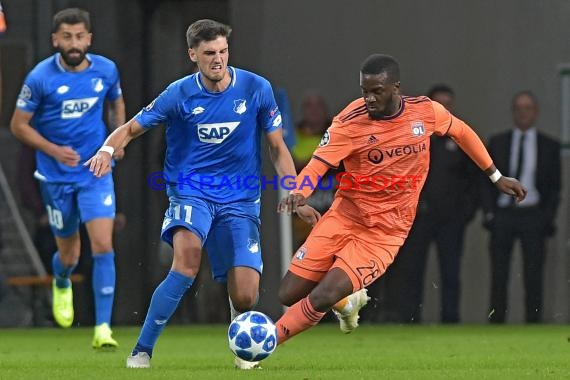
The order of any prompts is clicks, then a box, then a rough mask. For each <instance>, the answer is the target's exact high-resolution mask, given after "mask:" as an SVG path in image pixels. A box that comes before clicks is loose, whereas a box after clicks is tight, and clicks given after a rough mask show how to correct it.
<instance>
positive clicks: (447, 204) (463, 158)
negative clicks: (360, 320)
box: [385, 84, 479, 323]
mask: <svg viewBox="0 0 570 380" xmlns="http://www.w3.org/2000/svg"><path fill="white" fill-rule="evenodd" d="M427 95H428V96H429V97H430V98H431V99H432V100H435V101H437V102H439V103H441V104H442V105H443V106H444V107H445V108H447V109H448V110H450V111H452V110H453V102H454V100H455V94H454V92H453V90H452V89H451V88H450V87H449V86H447V85H443V84H441V85H436V86H434V87H432V88H431V89H430V91H429V92H428V94H427ZM478 173H479V170H478V169H477V168H476V166H475V165H474V164H473V163H472V162H471V160H470V159H469V157H467V155H466V154H465V153H464V152H463V151H462V150H461V149H460V148H459V147H458V146H457V144H456V143H455V142H454V141H453V140H452V139H450V138H448V137H446V138H440V137H435V136H432V138H431V139H430V169H429V174H428V178H427V180H426V183H425V185H424V188H423V190H422V192H421V195H420V201H419V204H418V211H417V215H416V219H415V221H414V224H413V226H412V229H411V230H410V233H409V235H408V238H407V239H406V241H405V243H404V245H403V246H402V248H401V249H400V253H399V254H398V256H396V259H395V261H394V263H393V264H392V266H390V268H389V269H388V271H387V276H386V280H385V286H386V287H387V293H388V296H387V297H386V298H387V301H386V302H387V303H389V304H388V305H385V307H386V308H387V309H388V310H389V311H388V320H389V321H390V322H399V323H410V322H411V323H418V322H421V312H422V303H423V293H424V277H425V270H426V263H427V258H428V253H429V247H430V245H431V243H432V242H434V243H435V244H436V247H437V253H438V259H439V260H438V261H439V270H440V277H441V282H440V283H439V284H438V287H439V288H440V289H441V321H442V322H443V323H457V322H459V300H460V293H461V287H460V267H461V256H462V253H463V236H464V232H465V227H466V225H467V223H468V222H469V221H470V220H471V219H472V218H473V216H474V214H475V211H476V210H477V207H478V203H479V202H478V192H479V191H478V190H479V189H478V181H477V179H478V176H479V174H478ZM391 293H393V295H391ZM390 303H391V304H390Z"/></svg>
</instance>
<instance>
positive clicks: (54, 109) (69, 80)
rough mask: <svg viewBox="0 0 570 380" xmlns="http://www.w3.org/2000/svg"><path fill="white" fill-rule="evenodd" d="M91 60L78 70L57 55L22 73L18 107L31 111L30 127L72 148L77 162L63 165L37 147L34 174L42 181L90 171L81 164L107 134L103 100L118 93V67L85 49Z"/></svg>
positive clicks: (81, 176) (68, 179)
mask: <svg viewBox="0 0 570 380" xmlns="http://www.w3.org/2000/svg"><path fill="white" fill-rule="evenodd" d="M87 59H88V60H89V61H90V65H89V67H88V68H87V69H85V70H83V71H79V72H70V71H66V70H65V69H64V68H63V66H62V65H61V63H60V54H59V53H57V54H54V55H53V56H51V57H49V58H47V59H45V60H43V61H42V62H40V63H38V64H37V65H36V67H34V68H33V69H32V71H31V72H30V73H29V74H28V76H27V77H26V80H25V81H24V85H23V87H22V90H21V92H20V95H19V97H18V101H17V104H16V106H17V108H19V109H20V110H22V111H25V112H30V113H33V114H34V116H33V117H32V120H31V124H32V126H33V127H34V128H35V129H36V130H37V131H38V132H39V133H40V134H41V135H42V136H43V137H44V138H45V139H47V140H49V141H51V142H52V143H54V144H57V145H61V146H69V147H71V148H73V149H74V150H75V151H76V152H77V153H78V154H79V156H80V157H81V158H80V162H79V165H78V166H75V167H70V166H67V165H64V164H62V163H60V162H58V161H57V160H55V159H54V158H53V157H51V156H48V155H46V154H45V153H43V152H41V151H38V152H37V153H36V157H37V171H36V177H38V178H40V179H42V180H45V181H47V182H62V183H78V182H85V181H88V180H89V179H90V177H91V176H92V174H91V172H89V168H86V167H84V166H83V163H84V162H85V161H87V160H88V159H89V158H91V156H93V155H94V154H95V153H96V152H97V150H98V149H99V148H100V147H101V145H103V142H104V141H105V138H106V137H107V134H108V133H107V128H106V126H105V122H104V120H103V106H104V102H105V100H109V101H113V100H116V99H117V98H119V97H120V96H121V86H120V83H119V72H118V70H117V67H116V65H115V64H114V63H113V62H112V61H110V60H109V59H107V58H105V57H102V56H99V55H95V54H87Z"/></svg>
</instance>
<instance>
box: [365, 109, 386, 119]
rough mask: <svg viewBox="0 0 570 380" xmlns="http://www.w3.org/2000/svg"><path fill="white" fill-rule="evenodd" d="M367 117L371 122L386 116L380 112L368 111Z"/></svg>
mask: <svg viewBox="0 0 570 380" xmlns="http://www.w3.org/2000/svg"><path fill="white" fill-rule="evenodd" d="M368 116H369V117H370V118H371V119H372V120H382V119H383V118H384V117H385V116H386V115H384V113H383V112H380V111H368Z"/></svg>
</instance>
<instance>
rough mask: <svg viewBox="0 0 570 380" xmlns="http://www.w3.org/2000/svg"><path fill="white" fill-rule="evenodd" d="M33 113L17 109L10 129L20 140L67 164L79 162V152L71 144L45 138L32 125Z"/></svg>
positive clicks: (72, 164) (75, 164)
mask: <svg viewBox="0 0 570 380" xmlns="http://www.w3.org/2000/svg"><path fill="white" fill-rule="evenodd" d="M33 116H34V114H33V113H30V112H25V111H22V110H20V109H16V110H15V111H14V114H13V115H12V120H11V121H10V130H11V131H12V133H13V134H14V136H16V138H17V139H18V140H20V141H21V142H23V143H24V144H26V145H29V146H31V147H32V148H34V149H36V150H40V151H42V152H44V153H45V154H47V155H48V156H51V157H53V158H55V159H56V160H57V161H59V162H61V163H62V164H64V165H67V166H77V165H78V164H79V160H80V159H81V157H79V154H78V153H77V152H76V151H75V150H73V148H71V147H69V146H60V145H57V144H54V143H52V142H51V141H49V140H47V139H46V138H44V137H43V136H42V135H41V134H39V133H38V131H37V130H36V129H35V128H34V127H32V126H31V125H30V121H31V120H32V117H33Z"/></svg>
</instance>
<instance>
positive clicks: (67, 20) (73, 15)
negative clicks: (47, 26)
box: [52, 8, 91, 33]
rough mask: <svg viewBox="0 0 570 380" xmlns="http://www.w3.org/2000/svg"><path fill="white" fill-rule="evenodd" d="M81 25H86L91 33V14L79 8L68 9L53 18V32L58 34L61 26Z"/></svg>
mask: <svg viewBox="0 0 570 380" xmlns="http://www.w3.org/2000/svg"><path fill="white" fill-rule="evenodd" d="M81 23H83V24H84V25H85V29H87V30H88V31H91V20H90V18H89V12H87V11H84V10H83V9H79V8H67V9H64V10H61V11H59V12H57V13H56V14H55V16H53V23H52V32H53V33H56V32H57V31H58V30H59V27H60V26H61V24H69V25H75V24H81Z"/></svg>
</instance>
